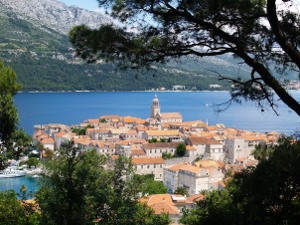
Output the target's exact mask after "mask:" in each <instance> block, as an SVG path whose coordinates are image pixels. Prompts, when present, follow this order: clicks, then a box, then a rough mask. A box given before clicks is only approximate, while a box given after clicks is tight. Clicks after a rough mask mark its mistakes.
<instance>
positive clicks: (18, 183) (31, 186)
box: [0, 176, 38, 194]
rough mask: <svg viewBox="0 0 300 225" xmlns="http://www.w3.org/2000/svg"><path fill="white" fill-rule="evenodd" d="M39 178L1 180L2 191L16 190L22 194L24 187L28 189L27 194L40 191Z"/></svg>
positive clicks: (0, 189) (0, 188) (26, 177)
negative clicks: (21, 190)
mask: <svg viewBox="0 0 300 225" xmlns="http://www.w3.org/2000/svg"><path fill="white" fill-rule="evenodd" d="M37 181H38V178H34V177H31V176H23V177H14V178H1V179H0V191H5V190H14V191H15V192H17V193H20V189H21V187H22V185H25V186H26V188H27V193H28V194H29V193H34V192H35V191H37V189H38V185H37Z"/></svg>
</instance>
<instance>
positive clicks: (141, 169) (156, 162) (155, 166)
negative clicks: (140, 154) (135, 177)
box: [131, 157, 165, 181]
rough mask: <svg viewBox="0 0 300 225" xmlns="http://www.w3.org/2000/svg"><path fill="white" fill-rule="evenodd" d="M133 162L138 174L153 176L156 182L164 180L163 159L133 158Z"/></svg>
mask: <svg viewBox="0 0 300 225" xmlns="http://www.w3.org/2000/svg"><path fill="white" fill-rule="evenodd" d="M131 162H132V164H133V165H134V166H135V168H136V173H137V174H141V175H145V174H153V175H154V179H155V180H159V181H162V180H163V168H164V167H165V162H164V160H163V158H158V157H156V158H146V157H145V158H132V159H131Z"/></svg>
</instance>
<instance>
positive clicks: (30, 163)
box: [26, 157, 40, 168]
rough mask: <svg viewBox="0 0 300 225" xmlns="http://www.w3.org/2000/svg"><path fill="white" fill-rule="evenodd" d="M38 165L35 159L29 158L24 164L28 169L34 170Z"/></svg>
mask: <svg viewBox="0 0 300 225" xmlns="http://www.w3.org/2000/svg"><path fill="white" fill-rule="evenodd" d="M39 163H40V161H39V160H38V159H37V158H36V157H29V159H28V160H27V162H26V164H27V166H28V167H29V168H31V167H35V168H36V167H37V166H38V164H39Z"/></svg>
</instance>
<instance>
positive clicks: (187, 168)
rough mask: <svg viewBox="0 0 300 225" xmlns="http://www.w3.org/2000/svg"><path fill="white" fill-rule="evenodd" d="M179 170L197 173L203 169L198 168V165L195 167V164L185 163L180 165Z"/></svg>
mask: <svg viewBox="0 0 300 225" xmlns="http://www.w3.org/2000/svg"><path fill="white" fill-rule="evenodd" d="M179 170H185V171H188V172H191V173H195V174H197V173H199V172H200V171H201V170H203V168H200V167H197V166H193V165H191V164H187V165H184V166H183V167H181V168H180V169H179Z"/></svg>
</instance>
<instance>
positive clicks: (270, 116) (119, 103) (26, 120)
mask: <svg viewBox="0 0 300 225" xmlns="http://www.w3.org/2000/svg"><path fill="white" fill-rule="evenodd" d="M291 93H292V95H293V96H294V97H295V98H296V99H297V100H298V101H299V100H300V92H298V91H293V92H291ZM154 95H157V97H158V99H159V101H160V106H161V111H162V112H180V113H181V114H182V116H183V120H184V121H192V120H202V121H205V122H206V121H207V122H208V123H209V124H210V125H214V124H217V123H222V124H224V125H225V126H226V127H233V128H237V129H244V130H251V131H259V132H267V131H278V132H280V133H286V134H292V133H294V132H295V131H296V130H297V129H298V128H299V127H300V119H299V117H298V116H297V115H296V114H295V113H294V112H291V110H289V108H288V107H287V106H286V105H284V104H283V103H282V102H280V101H278V102H277V104H278V105H279V108H278V113H279V116H277V115H276V114H275V113H274V112H273V111H272V110H270V109H267V110H265V111H264V112H261V111H260V110H259V109H258V108H257V107H256V105H255V103H253V102H245V103H243V104H237V103H233V104H232V105H231V107H229V108H228V109H227V110H225V111H224V112H221V113H216V112H215V107H214V105H216V104H220V103H224V102H226V101H228V100H229V98H230V95H229V93H228V92H64V93H18V94H17V95H16V96H15V104H16V106H17V108H18V112H19V118H20V123H19V124H20V127H21V128H23V129H25V131H26V132H27V133H28V134H30V135H31V134H32V133H33V130H34V129H33V126H34V125H37V124H48V123H63V124H67V125H75V124H80V123H81V122H83V121H84V120H86V119H89V118H97V117H99V116H102V115H120V116H128V115H129V116H135V117H140V118H143V119H146V118H149V116H150V107H151V103H152V100H153V97H154ZM23 184H24V185H26V186H27V187H28V190H29V191H34V190H35V188H37V187H36V180H35V179H34V178H32V177H27V176H26V177H21V178H11V179H0V190H2V191H3V190H8V189H13V190H15V191H17V192H19V190H20V187H21V186H22V185H23Z"/></svg>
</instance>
